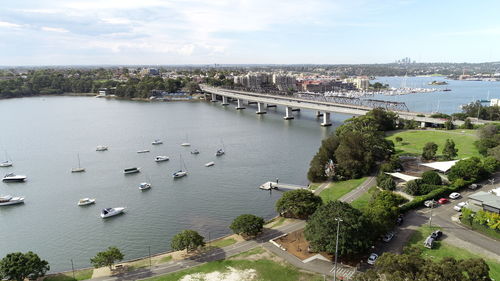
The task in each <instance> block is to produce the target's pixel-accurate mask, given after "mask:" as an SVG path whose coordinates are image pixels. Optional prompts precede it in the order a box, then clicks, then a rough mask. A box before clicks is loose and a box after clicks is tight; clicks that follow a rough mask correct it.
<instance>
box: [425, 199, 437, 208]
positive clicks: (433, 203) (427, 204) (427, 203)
mask: <svg viewBox="0 0 500 281" xmlns="http://www.w3.org/2000/svg"><path fill="white" fill-rule="evenodd" d="M424 205H425V207H427V208H431V207H436V206H437V202H436V201H435V200H427V201H425V202H424Z"/></svg>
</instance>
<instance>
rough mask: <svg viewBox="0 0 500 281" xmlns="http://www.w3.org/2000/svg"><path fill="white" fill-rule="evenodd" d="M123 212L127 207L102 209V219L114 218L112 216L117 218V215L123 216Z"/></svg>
mask: <svg viewBox="0 0 500 281" xmlns="http://www.w3.org/2000/svg"><path fill="white" fill-rule="evenodd" d="M123 210H125V207H116V208H105V209H102V211H101V218H103V219H105V218H109V217H112V216H116V215H119V214H122V213H123Z"/></svg>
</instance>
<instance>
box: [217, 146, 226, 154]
mask: <svg viewBox="0 0 500 281" xmlns="http://www.w3.org/2000/svg"><path fill="white" fill-rule="evenodd" d="M225 153H226V152H225V151H224V149H222V148H220V149H217V151H216V152H215V156H222V155H224V154H225Z"/></svg>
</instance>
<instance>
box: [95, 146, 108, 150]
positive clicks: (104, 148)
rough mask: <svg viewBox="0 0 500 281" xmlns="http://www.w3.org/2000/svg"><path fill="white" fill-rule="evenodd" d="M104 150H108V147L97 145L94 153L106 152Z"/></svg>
mask: <svg viewBox="0 0 500 281" xmlns="http://www.w3.org/2000/svg"><path fill="white" fill-rule="evenodd" d="M106 150H108V147H107V146H104V145H98V146H97V147H96V149H95V151H106Z"/></svg>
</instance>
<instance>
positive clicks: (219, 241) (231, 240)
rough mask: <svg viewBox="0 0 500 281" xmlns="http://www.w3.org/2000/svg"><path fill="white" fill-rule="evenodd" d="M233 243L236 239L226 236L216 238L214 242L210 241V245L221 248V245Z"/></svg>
mask: <svg viewBox="0 0 500 281" xmlns="http://www.w3.org/2000/svg"><path fill="white" fill-rule="evenodd" d="M234 243H236V240H235V239H234V238H227V239H222V240H217V241H215V242H210V246H212V247H218V248H222V247H227V246H231V245H233V244H234Z"/></svg>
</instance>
